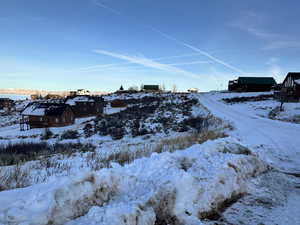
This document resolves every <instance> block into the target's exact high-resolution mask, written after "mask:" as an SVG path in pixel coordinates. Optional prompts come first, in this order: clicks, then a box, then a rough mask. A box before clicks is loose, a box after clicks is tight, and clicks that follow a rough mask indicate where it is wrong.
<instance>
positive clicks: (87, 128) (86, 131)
mask: <svg viewBox="0 0 300 225" xmlns="http://www.w3.org/2000/svg"><path fill="white" fill-rule="evenodd" d="M83 132H84V136H85V137H86V138H88V137H91V136H92V135H94V134H95V130H94V129H93V126H92V124H90V123H88V124H86V125H85V126H84V128H83Z"/></svg>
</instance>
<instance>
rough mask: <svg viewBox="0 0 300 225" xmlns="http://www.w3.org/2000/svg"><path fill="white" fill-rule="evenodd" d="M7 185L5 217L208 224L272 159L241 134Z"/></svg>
mask: <svg viewBox="0 0 300 225" xmlns="http://www.w3.org/2000/svg"><path fill="white" fill-rule="evenodd" d="M112 166H113V168H110V169H102V170H100V171H98V172H82V174H81V175H78V176H76V177H72V178H64V179H60V180H58V181H55V182H52V183H44V184H38V185H34V186H31V187H28V188H23V189H15V190H11V191H3V192H0V203H1V204H0V224H24V225H25V224H32V225H34V224H65V223H67V224H68V225H81V224H90V225H92V224H103V225H142V224H143V225H148V224H149V225H150V224H152V225H153V224H155V223H156V224H160V223H172V224H189V225H193V224H201V219H202V218H204V217H205V215H207V214H209V213H210V212H213V211H214V210H218V208H219V207H220V205H221V204H222V203H223V202H224V201H226V200H228V199H231V198H233V197H235V196H237V195H239V194H241V193H245V192H247V183H248V180H249V179H251V178H252V177H254V176H256V175H258V174H259V173H261V172H263V171H265V170H267V166H266V164H264V163H263V162H262V161H260V160H259V159H258V158H257V157H256V156H254V155H252V154H251V153H250V151H249V150H248V149H246V148H244V147H243V146H242V145H241V144H240V143H239V142H237V141H236V140H235V139H231V138H224V139H219V140H215V141H208V142H206V143H204V144H202V145H194V146H192V147H190V148H188V149H186V150H184V151H177V152H174V153H168V152H165V153H161V154H157V153H154V154H152V156H151V157H150V158H142V159H138V160H136V161H134V162H133V163H132V164H130V165H127V166H124V167H121V166H120V165H118V164H114V165H112Z"/></svg>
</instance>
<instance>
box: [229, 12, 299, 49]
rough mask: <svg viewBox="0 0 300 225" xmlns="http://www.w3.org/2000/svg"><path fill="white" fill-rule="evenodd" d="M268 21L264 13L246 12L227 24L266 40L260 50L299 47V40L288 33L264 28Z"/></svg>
mask: <svg viewBox="0 0 300 225" xmlns="http://www.w3.org/2000/svg"><path fill="white" fill-rule="evenodd" d="M268 23H269V18H268V17H267V16H266V15H260V14H258V13H253V12H247V13H244V14H243V16H242V17H240V18H238V20H236V21H233V22H231V23H229V24H228V25H229V26H231V27H234V28H238V29H240V30H242V31H244V32H247V33H249V34H250V35H252V36H255V37H257V38H259V39H261V40H264V41H265V42H266V45H265V46H264V47H262V50H274V49H284V48H299V47H300V42H299V41H295V40H292V39H291V36H290V35H285V34H282V33H275V32H270V31H269V30H268V29H264V28H263V27H266V26H267V25H268Z"/></svg>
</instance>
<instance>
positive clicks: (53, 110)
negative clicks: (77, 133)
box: [45, 104, 70, 116]
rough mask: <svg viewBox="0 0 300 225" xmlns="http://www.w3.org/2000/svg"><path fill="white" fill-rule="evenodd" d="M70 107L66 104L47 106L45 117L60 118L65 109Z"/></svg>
mask: <svg viewBox="0 0 300 225" xmlns="http://www.w3.org/2000/svg"><path fill="white" fill-rule="evenodd" d="M68 107H70V106H68V105H67V104H48V105H47V109H46V111H45V115H46V116H61V115H62V114H63V113H64V112H65V111H66V109H67V108H68Z"/></svg>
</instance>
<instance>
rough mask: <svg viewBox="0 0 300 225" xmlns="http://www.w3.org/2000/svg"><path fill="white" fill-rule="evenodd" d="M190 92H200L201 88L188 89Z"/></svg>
mask: <svg viewBox="0 0 300 225" xmlns="http://www.w3.org/2000/svg"><path fill="white" fill-rule="evenodd" d="M188 92H189V93H198V92H199V89H198V88H190V89H188Z"/></svg>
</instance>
